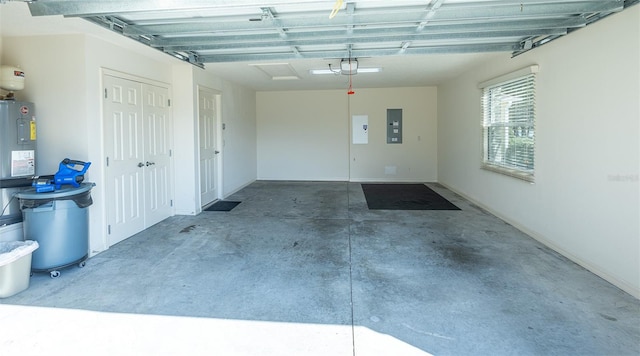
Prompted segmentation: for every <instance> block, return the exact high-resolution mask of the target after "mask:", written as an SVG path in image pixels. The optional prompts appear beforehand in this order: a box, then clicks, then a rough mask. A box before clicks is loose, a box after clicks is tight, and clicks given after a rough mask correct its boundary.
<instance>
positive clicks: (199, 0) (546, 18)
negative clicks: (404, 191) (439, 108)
mask: <svg viewBox="0 0 640 356" xmlns="http://www.w3.org/2000/svg"><path fill="white" fill-rule="evenodd" d="M637 2H638V1H637V0H626V1H617V0H616V1H604V0H598V1H594V0H586V1H581V0H564V1H551V0H518V1H515V0H514V1H509V0H426V1H415V0H412V1H388V0H386V1H383V0H358V1H344V5H343V6H342V7H341V8H340V10H339V11H338V13H337V15H336V16H335V17H334V18H333V19H329V16H328V15H329V13H330V12H331V10H332V7H333V6H334V4H335V3H336V1H335V0H324V1H320V0H296V1H278V0H264V1H253V0H234V1H227V0H220V1H212V0H209V1H207V0H180V1H172V2H166V1H160V0H137V1H124V0H122V1H120V0H111V1H98V0H82V1H78V0H63V1H62V0H38V1H34V2H33V3H32V4H31V5H30V7H31V12H30V8H29V6H27V4H26V3H24V2H17V1H9V2H6V3H2V0H0V16H1V20H2V21H1V22H0V29H1V31H2V32H1V33H2V36H30V35H49V34H67V33H88V34H90V35H93V36H98V37H100V38H103V39H105V40H107V41H111V42H116V43H118V44H119V45H120V46H124V47H127V48H129V49H132V50H135V51H140V52H143V53H145V54H147V55H151V56H153V57H154V58H156V59H158V60H162V61H174V62H175V61H177V59H175V58H174V57H176V56H177V57H183V60H185V61H189V62H192V63H194V64H196V65H204V67H205V70H207V71H211V72H213V73H214V74H216V75H217V76H220V77H222V78H225V79H228V80H231V81H234V82H237V83H239V84H242V85H245V86H248V87H250V88H253V89H255V90H305V89H345V90H346V88H347V87H348V85H349V76H348V75H341V74H336V75H322V76H318V75H311V74H310V73H309V70H310V69H328V66H329V64H331V66H332V68H334V69H335V68H339V67H340V60H341V58H357V59H358V64H359V66H360V67H381V68H382V71H381V72H380V73H360V74H357V75H355V76H353V78H352V80H353V87H354V88H368V87H411V86H431V85H437V84H439V83H441V82H443V81H445V80H447V79H450V78H453V77H455V76H457V75H459V74H461V73H462V72H464V71H466V70H468V69H469V68H471V67H473V66H474V65H475V64H477V63H478V62H481V61H486V60H490V59H491V58H493V57H494V56H511V55H512V54H517V53H520V51H522V50H523V49H525V42H526V41H529V42H531V43H533V46H529V47H526V50H528V49H529V48H530V47H533V49H534V50H535V47H537V46H539V45H542V44H543V43H544V42H546V41H545V40H544V39H545V38H548V39H551V40H552V39H555V38H557V37H559V36H562V35H564V34H567V33H569V32H570V31H572V30H574V29H577V28H579V27H582V26H585V25H587V24H589V23H591V22H593V21H595V20H597V19H599V18H601V17H603V16H606V15H608V14H609V13H612V12H615V11H620V10H621V9H622V7H623V6H626V5H629V6H630V5H631V4H635V3H637ZM31 13H35V14H36V15H42V16H32V15H31ZM51 14H54V15H51ZM59 14H64V15H65V16H67V17H62V16H61V15H59ZM82 17H84V18H85V19H87V20H89V21H85V20H83V19H81V18H82ZM92 22H93V23H92ZM478 26H479V27H478ZM109 28H110V29H111V30H113V31H111V30H109ZM479 28H482V29H484V30H482V31H480V30H477V29H479ZM528 28H530V29H531V31H532V32H527V31H529V30H526V31H524V32H523V30H522V29H528ZM558 29H559V30H558ZM558 31H559V32H558ZM125 35H126V36H125ZM387 36H388V37H387ZM381 38H385V40H381ZM405 38H406V40H405ZM334 39H335V41H334ZM176 42H177V44H174V45H170V43H176ZM142 43H144V44H142ZM531 43H530V44H531ZM183 44H189V45H190V46H191V47H186V46H184V45H183ZM147 45H148V46H147ZM150 47H155V48H156V49H154V50H151V49H150ZM163 51H164V52H166V53H167V54H164V53H163ZM282 70H286V73H281V71H282ZM274 71H275V73H276V74H273V73H271V74H273V75H275V77H272V76H271V75H270V74H269V73H270V72H274ZM280 75H286V76H295V77H297V78H298V79H294V80H281V79H279V78H278V76H280Z"/></svg>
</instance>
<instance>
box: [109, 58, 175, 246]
mask: <svg viewBox="0 0 640 356" xmlns="http://www.w3.org/2000/svg"><path fill="white" fill-rule="evenodd" d="M107 76H109V77H115V78H119V79H123V80H127V81H132V82H136V83H139V84H140V85H141V88H142V86H144V85H145V84H146V85H151V86H155V87H160V88H164V89H166V90H167V93H168V97H169V98H170V97H171V85H170V84H167V83H163V82H159V81H155V80H152V79H148V78H142V77H138V76H135V75H131V74H127V73H123V72H119V71H115V70H111V69H107V68H101V71H100V78H101V85H100V87H101V88H104V87H105V77H107ZM103 95H106V94H103ZM103 98H104V96H103ZM103 100H104V99H103ZM140 100H142V97H140ZM103 105H104V104H103ZM169 110H172V109H171V108H169ZM102 116H104V108H103V109H102ZM172 116H173V115H171V117H170V118H169V123H168V127H167V129H168V131H169V133H170V132H172V131H173V130H172V125H173V124H172ZM141 119H143V118H141ZM104 120H105V118H104V117H103V118H102V127H103V130H104V125H105V121H104ZM167 138H168V140H169V142H168V146H169V150H170V151H173V135H171V134H168V135H167ZM108 139H109V137H107V132H106V131H105V132H103V138H102V145H101V146H102V149H101V151H102V155H103V157H105V156H106V155H107V154H108V152H106V149H105V147H106V146H105V142H106V141H107V140H108ZM169 155H170V157H172V156H173V155H172V154H171V152H170V154H169ZM168 169H169V174H168V175H169V182H168V188H167V189H168V191H169V195H170V196H171V200H173V196H174V191H175V173H174V171H175V169H174V162H173V158H170V161H169V168H168ZM107 178H108V177H107V169H105V170H103V174H102V179H103V182H107ZM106 184H108V182H107V183H106ZM104 192H105V199H104V201H103V202H102V207H103V211H104V219H105V220H104V221H105V223H106V225H107V229H106V230H107V231H106V239H105V241H107V245H108V247H109V246H111V245H113V244H114V243H117V242H118V240H122V239H124V238H127V237H129V236H131V235H129V236H126V237H122V236H121V237H120V238H116V239H115V240H114V239H113V238H111V239H110V237H109V235H110V231H109V225H110V224H111V223H112V221H110V220H109V213H108V209H107V200H108V199H112V198H111V197H108V196H107V195H106V194H108V190H106V188H105V190H104ZM171 205H173V204H172V203H171ZM168 214H169V216H171V215H173V214H174V208H173V206H171V207H170V211H169V212H168ZM149 226H150V225H149V224H147V222H146V221H144V222H143V229H144V228H147V227H149ZM114 237H115V236H114Z"/></svg>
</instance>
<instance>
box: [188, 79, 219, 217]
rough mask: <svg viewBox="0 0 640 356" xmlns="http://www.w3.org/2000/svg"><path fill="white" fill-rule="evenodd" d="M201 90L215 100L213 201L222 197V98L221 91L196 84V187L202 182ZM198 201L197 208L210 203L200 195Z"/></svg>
mask: <svg viewBox="0 0 640 356" xmlns="http://www.w3.org/2000/svg"><path fill="white" fill-rule="evenodd" d="M201 92H205V93H207V94H210V95H212V96H213V99H214V100H215V110H216V112H215V123H214V125H215V128H216V138H215V150H216V151H217V152H219V153H218V154H217V155H216V158H215V163H214V164H215V177H214V179H215V182H214V184H215V191H216V196H215V197H214V200H213V201H215V200H219V199H222V198H223V194H222V177H223V174H222V169H223V164H222V159H223V154H224V153H223V150H222V147H223V146H224V142H223V141H222V117H221V116H222V109H221V107H220V106H221V102H222V99H221V96H222V93H221V92H220V91H218V90H215V89H211V88H209V87H206V86H201V85H198V86H197V97H198V100H197V102H198V107H197V111H198V112H197V115H196V119H197V123H196V125H195V127H196V128H197V130H198V132H197V134H196V137H197V138H198V142H197V147H198V158H197V160H196V161H197V162H198V165H197V169H198V174H197V177H198V181H197V186H198V187H201V184H202V172H201V167H200V158H201V152H200V147H201V145H200V137H201V135H200V116H201V115H200V95H201ZM198 201H199V204H198V205H199V208H202V206H203V205H204V204H208V203H210V202H203V201H202V195H199V196H198Z"/></svg>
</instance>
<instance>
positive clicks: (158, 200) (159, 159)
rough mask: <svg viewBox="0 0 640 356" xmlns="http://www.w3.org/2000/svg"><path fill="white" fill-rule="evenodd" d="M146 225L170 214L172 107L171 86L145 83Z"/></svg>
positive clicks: (152, 223)
mask: <svg viewBox="0 0 640 356" xmlns="http://www.w3.org/2000/svg"><path fill="white" fill-rule="evenodd" d="M142 93H143V96H144V100H143V106H142V112H143V115H144V124H143V133H144V165H145V167H144V171H145V172H144V177H145V184H144V188H145V194H144V196H145V213H146V215H145V224H146V226H151V225H154V224H156V223H158V222H160V221H162V220H164V219H166V218H167V217H169V216H170V215H171V194H170V192H171V186H170V183H171V174H170V170H171V148H170V146H169V143H170V142H171V140H170V137H169V134H170V132H171V130H170V126H171V110H170V109H169V89H167V88H162V87H157V86H152V85H148V84H144V85H143V86H142Z"/></svg>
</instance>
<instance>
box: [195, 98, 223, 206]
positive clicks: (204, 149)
mask: <svg viewBox="0 0 640 356" xmlns="http://www.w3.org/2000/svg"><path fill="white" fill-rule="evenodd" d="M218 96H219V95H218V94H216V92H214V91H213V90H211V89H207V88H198V122H199V139H200V205H201V206H205V205H208V204H210V203H211V202H213V201H214V200H216V199H218V189H217V164H218V162H217V157H218V153H219V151H218V147H217V135H218V133H217V125H218V105H217V101H218V100H217V99H218Z"/></svg>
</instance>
